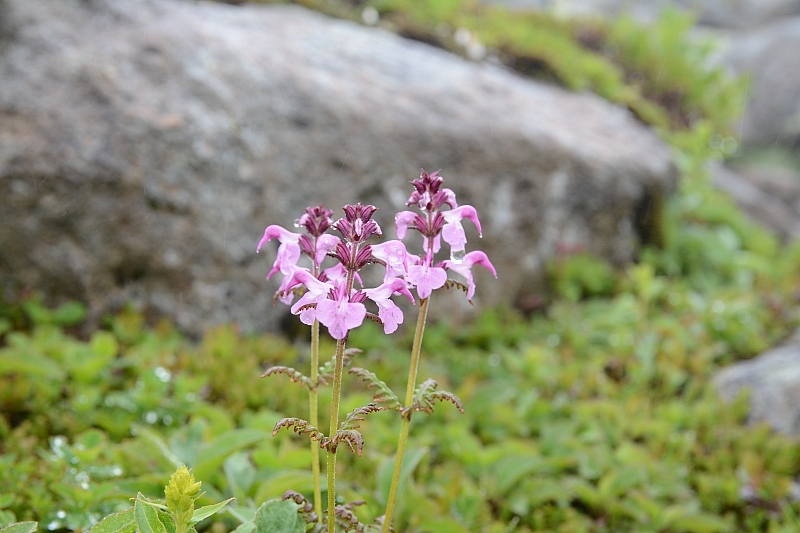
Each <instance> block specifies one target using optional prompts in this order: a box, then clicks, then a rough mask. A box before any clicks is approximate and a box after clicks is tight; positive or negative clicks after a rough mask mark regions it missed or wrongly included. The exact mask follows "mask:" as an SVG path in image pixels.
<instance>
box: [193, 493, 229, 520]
mask: <svg viewBox="0 0 800 533" xmlns="http://www.w3.org/2000/svg"><path fill="white" fill-rule="evenodd" d="M235 499H236V498H228V499H227V500H225V501H223V502H219V503H215V504H213V505H206V506H204V507H201V508H199V509H195V511H194V513H193V514H192V519H191V520H190V521H189V525H190V526H193V525H195V524H196V523H198V522H199V521H200V520H205V519H206V518H208V517H209V516H211V515H213V514H214V513H216V512H218V511H219V510H220V509H222V508H223V507H225V506H226V505H228V504H229V503H230V502H232V501H233V500H235Z"/></svg>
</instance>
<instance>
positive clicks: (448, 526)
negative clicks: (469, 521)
mask: <svg viewBox="0 0 800 533" xmlns="http://www.w3.org/2000/svg"><path fill="white" fill-rule="evenodd" d="M419 528H420V529H419V530H420V531H423V532H425V533H468V530H467V529H466V528H464V526H462V525H461V524H459V523H458V522H456V521H455V520H453V519H452V518H441V517H440V518H431V519H428V520H425V521H423V522H422V523H421V524H420V526H419Z"/></svg>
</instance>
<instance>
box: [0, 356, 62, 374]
mask: <svg viewBox="0 0 800 533" xmlns="http://www.w3.org/2000/svg"><path fill="white" fill-rule="evenodd" d="M11 373H19V374H22V375H25V376H42V377H51V378H55V379H63V375H64V371H63V370H62V369H61V367H60V366H58V364H57V363H56V362H55V361H53V360H52V359H49V358H47V357H42V356H41V355H38V354H36V353H32V352H30V351H26V352H25V353H22V352H20V351H17V350H7V351H5V352H4V353H1V354H0V376H2V375H3V374H11Z"/></svg>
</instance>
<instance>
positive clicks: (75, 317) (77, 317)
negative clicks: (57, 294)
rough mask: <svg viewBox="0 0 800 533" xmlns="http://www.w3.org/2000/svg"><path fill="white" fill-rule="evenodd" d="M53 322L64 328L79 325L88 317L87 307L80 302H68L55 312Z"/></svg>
mask: <svg viewBox="0 0 800 533" xmlns="http://www.w3.org/2000/svg"><path fill="white" fill-rule="evenodd" d="M52 317H53V321H54V322H55V323H56V324H60V325H62V326H72V325H75V324H79V323H80V322H82V321H83V319H84V317H86V306H85V305H83V304H82V303H80V302H67V303H65V304H63V305H61V306H59V308H58V309H56V310H55V311H54V312H53V315H52Z"/></svg>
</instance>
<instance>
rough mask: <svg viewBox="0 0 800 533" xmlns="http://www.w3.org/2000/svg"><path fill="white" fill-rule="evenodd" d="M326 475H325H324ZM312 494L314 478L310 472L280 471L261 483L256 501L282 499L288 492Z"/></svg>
mask: <svg viewBox="0 0 800 533" xmlns="http://www.w3.org/2000/svg"><path fill="white" fill-rule="evenodd" d="M323 475H324V474H323ZM289 489H292V490H296V491H299V492H310V491H312V490H314V477H313V475H312V474H311V472H309V471H308V470H280V471H278V472H275V473H274V474H272V475H271V476H269V477H268V478H267V479H265V480H264V481H263V482H262V483H261V487H260V488H259V489H258V492H256V495H255V501H257V502H263V501H265V500H268V499H271V498H280V497H281V496H283V493H284V492H286V491H287V490H289Z"/></svg>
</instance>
